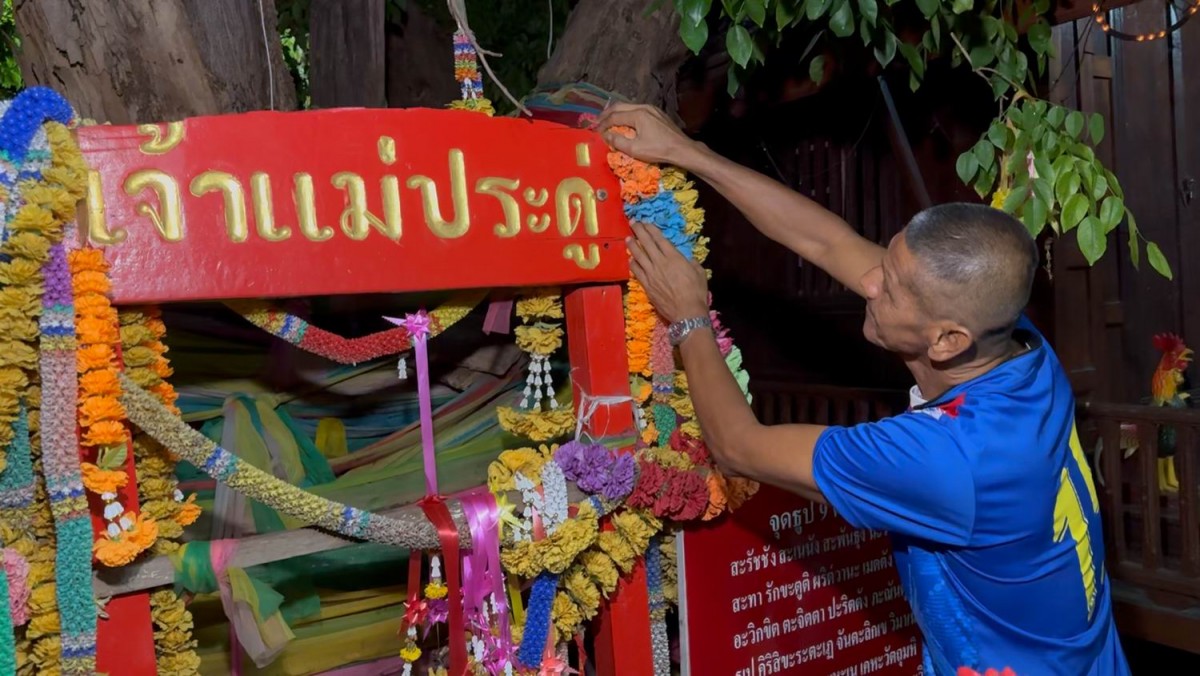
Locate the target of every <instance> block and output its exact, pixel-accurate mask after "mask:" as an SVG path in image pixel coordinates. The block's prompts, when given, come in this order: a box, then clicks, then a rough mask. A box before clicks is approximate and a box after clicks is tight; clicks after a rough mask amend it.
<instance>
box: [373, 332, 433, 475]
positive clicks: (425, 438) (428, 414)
mask: <svg viewBox="0 0 1200 676" xmlns="http://www.w3.org/2000/svg"><path fill="white" fill-rule="evenodd" d="M384 319H386V320H388V321H389V322H391V323H393V324H395V325H397V326H403V327H405V328H407V329H408V333H409V335H410V336H411V337H412V344H413V351H414V352H415V353H416V356H417V400H418V403H419V407H420V413H421V447H422V449H423V450H424V454H425V495H426V496H429V497H432V496H435V495H438V480H437V456H436V454H435V452H434V447H433V404H432V403H431V399H430V394H429V350H428V341H429V315H428V314H426V313H425V311H424V310H421V311H420V312H418V313H416V314H412V315H405V316H404V319H396V318H395V317H384Z"/></svg>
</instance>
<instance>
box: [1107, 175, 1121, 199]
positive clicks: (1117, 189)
mask: <svg viewBox="0 0 1200 676" xmlns="http://www.w3.org/2000/svg"><path fill="white" fill-rule="evenodd" d="M1104 177H1105V178H1107V179H1108V189H1109V190H1111V191H1112V194H1114V195H1116V196H1117V197H1120V198H1121V199H1125V191H1124V190H1123V189H1122V188H1121V183H1120V181H1118V180H1117V177H1116V176H1113V173H1112V172H1111V171H1109V170H1108V169H1105V170H1104Z"/></svg>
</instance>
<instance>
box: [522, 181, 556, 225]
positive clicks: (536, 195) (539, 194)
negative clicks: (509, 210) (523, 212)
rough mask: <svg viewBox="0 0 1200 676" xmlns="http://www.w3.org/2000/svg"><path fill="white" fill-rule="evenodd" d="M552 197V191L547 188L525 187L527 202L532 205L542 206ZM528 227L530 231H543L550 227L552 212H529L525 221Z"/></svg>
mask: <svg viewBox="0 0 1200 676" xmlns="http://www.w3.org/2000/svg"><path fill="white" fill-rule="evenodd" d="M549 199H550V193H549V191H547V190H546V189H545V188H539V189H538V190H534V189H533V188H525V202H526V203H527V204H529V206H531V207H538V208H540V207H542V206H543V205H545V204H546V200H549ZM525 225H526V227H528V228H529V231H530V232H534V233H542V232H546V229H547V228H549V227H550V214H529V216H527V217H526V221H525Z"/></svg>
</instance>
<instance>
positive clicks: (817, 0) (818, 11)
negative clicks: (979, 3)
mask: <svg viewBox="0 0 1200 676" xmlns="http://www.w3.org/2000/svg"><path fill="white" fill-rule="evenodd" d="M935 1H936V0H935ZM831 4H833V0H808V3H807V4H805V5H804V16H806V17H808V20H809V21H816V20H817V19H820V18H821V17H822V16H824V15H825V12H827V11H829V6H830V5H831Z"/></svg>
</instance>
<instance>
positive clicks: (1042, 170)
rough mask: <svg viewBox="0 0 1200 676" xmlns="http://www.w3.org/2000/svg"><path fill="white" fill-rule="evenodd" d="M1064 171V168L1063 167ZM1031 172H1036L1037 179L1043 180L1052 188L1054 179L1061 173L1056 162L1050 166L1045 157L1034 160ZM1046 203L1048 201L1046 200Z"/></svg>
mask: <svg viewBox="0 0 1200 676" xmlns="http://www.w3.org/2000/svg"><path fill="white" fill-rule="evenodd" d="M1064 169H1065V167H1064ZM1033 170H1034V171H1036V172H1037V175H1038V178H1043V179H1045V180H1046V182H1047V183H1049V184H1050V185H1052V186H1053V185H1054V179H1055V177H1057V176H1058V175H1059V174H1060V173H1062V172H1061V171H1059V167H1058V163H1057V162H1055V163H1054V164H1053V165H1052V164H1050V161H1049V160H1047V159H1046V158H1045V157H1037V158H1034V160H1033ZM1047 201H1049V200H1047Z"/></svg>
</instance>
